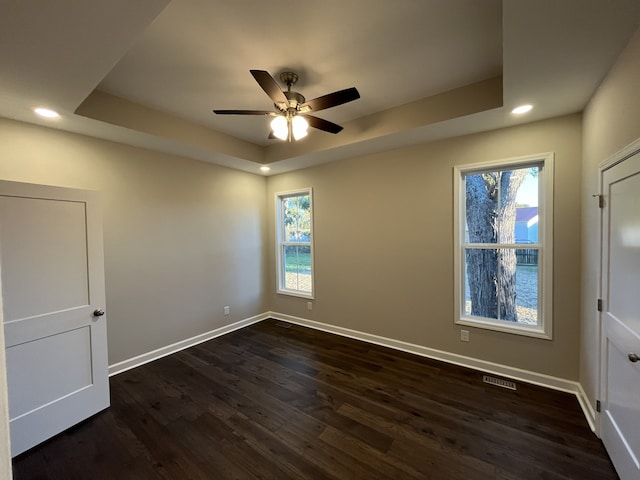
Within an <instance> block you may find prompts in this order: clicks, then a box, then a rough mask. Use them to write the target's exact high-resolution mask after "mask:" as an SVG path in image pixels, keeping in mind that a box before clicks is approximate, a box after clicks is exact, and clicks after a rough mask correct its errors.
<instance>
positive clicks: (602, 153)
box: [580, 30, 640, 405]
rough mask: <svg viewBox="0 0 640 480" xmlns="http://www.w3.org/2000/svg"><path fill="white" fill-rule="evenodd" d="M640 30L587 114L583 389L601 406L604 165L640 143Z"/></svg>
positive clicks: (583, 197) (583, 185) (583, 280)
mask: <svg viewBox="0 0 640 480" xmlns="http://www.w3.org/2000/svg"><path fill="white" fill-rule="evenodd" d="M639 85H640V30H638V31H636V33H635V35H634V36H633V38H632V39H631V41H630V43H629V45H628V46H627V48H626V49H625V50H624V51H623V52H622V54H621V55H620V57H619V58H618V61H617V62H616V64H615V65H614V66H613V68H612V69H611V70H610V72H609V74H608V75H607V77H606V78H605V80H604V81H603V82H602V84H601V86H600V88H599V89H598V91H597V92H596V94H595V95H594V97H593V98H592V99H591V102H590V103H589V105H588V107H587V109H586V110H585V113H584V125H583V139H584V140H583V150H584V153H583V166H582V239H583V250H582V284H581V290H582V304H581V307H582V313H581V335H580V351H581V362H580V383H581V384H582V386H583V388H584V390H585V392H586V393H587V396H588V397H589V399H590V400H591V402H592V404H593V405H595V400H596V399H597V398H598V381H599V380H598V379H599V375H598V369H599V360H600V359H599V340H600V336H599V335H600V333H599V318H598V314H597V312H596V309H595V308H594V307H595V304H596V298H598V288H599V287H598V282H599V263H598V262H599V259H600V239H599V232H600V230H599V229H600V223H599V222H600V210H599V209H598V208H597V205H596V202H595V200H594V199H593V198H592V197H591V195H593V194H595V193H598V192H599V172H598V165H599V164H600V163H601V162H603V161H604V160H606V159H607V158H609V157H610V156H611V155H613V154H615V153H616V152H618V151H619V150H621V149H623V148H624V147H625V146H627V145H629V144H630V143H632V142H633V141H635V140H637V139H638V138H640V91H639Z"/></svg>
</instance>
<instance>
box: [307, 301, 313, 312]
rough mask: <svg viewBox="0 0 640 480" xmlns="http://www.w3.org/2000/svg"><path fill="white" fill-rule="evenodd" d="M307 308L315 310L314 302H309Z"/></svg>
mask: <svg viewBox="0 0 640 480" xmlns="http://www.w3.org/2000/svg"><path fill="white" fill-rule="evenodd" d="M307 310H313V302H307Z"/></svg>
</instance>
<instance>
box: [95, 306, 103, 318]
mask: <svg viewBox="0 0 640 480" xmlns="http://www.w3.org/2000/svg"><path fill="white" fill-rule="evenodd" d="M102 315H104V310H103V309H101V308H96V309H95V310H94V311H93V316H94V317H101V316H102Z"/></svg>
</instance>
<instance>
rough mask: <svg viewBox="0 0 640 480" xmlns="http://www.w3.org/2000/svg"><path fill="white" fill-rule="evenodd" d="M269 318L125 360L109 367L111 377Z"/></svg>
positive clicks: (254, 319) (257, 318)
mask: <svg viewBox="0 0 640 480" xmlns="http://www.w3.org/2000/svg"><path fill="white" fill-rule="evenodd" d="M267 318H270V317H269V314H268V313H262V314H260V315H256V316H254V317H250V318H246V319H244V320H240V321H237V322H234V323H232V324H230V325H225V326H224V327H220V328H216V329H215V330H211V331H209V332H205V333H201V334H200V335H196V336H195V337H191V338H187V339H185V340H181V341H180V342H176V343H172V344H171V345H167V346H166V347H162V348H158V349H156V350H153V351H151V352H147V353H143V354H142V355H138V356H136V357H133V358H130V359H128V360H123V361H122V362H118V363H114V364H113V365H109V376H112V375H117V374H118V373H122V372H126V371H127V370H130V369H132V368H135V367H139V366H140V365H144V364H145V363H149V362H153V361H154V360H157V359H159V358H162V357H166V356H167V355H171V354H172V353H176V352H179V351H181V350H184V349H186V348H189V347H193V346H194V345H198V344H199V343H202V342H206V341H207V340H211V339H213V338H216V337H219V336H221V335H224V334H226V333H231V332H233V331H234V330H239V329H241V328H244V327H248V326H249V325H252V324H254V323H258V322H261V321H262V320H266V319H267Z"/></svg>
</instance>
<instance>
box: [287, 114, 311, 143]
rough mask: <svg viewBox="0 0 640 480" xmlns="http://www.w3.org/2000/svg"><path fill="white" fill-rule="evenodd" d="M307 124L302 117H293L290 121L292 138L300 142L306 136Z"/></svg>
mask: <svg viewBox="0 0 640 480" xmlns="http://www.w3.org/2000/svg"><path fill="white" fill-rule="evenodd" d="M308 128H309V122H307V121H306V120H305V119H304V118H303V117H299V116H295V117H293V118H292V119H291V129H292V130H293V138H295V139H296V140H300V139H301V138H304V137H306V136H307V129H308Z"/></svg>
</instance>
